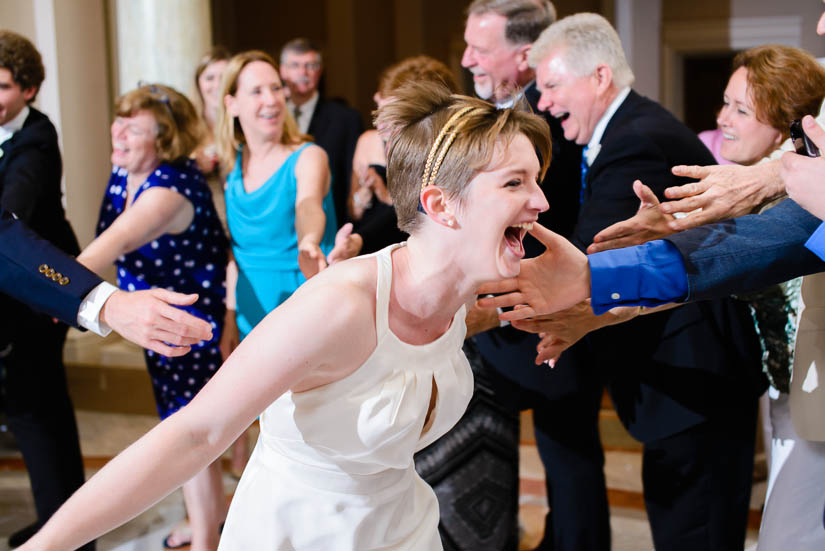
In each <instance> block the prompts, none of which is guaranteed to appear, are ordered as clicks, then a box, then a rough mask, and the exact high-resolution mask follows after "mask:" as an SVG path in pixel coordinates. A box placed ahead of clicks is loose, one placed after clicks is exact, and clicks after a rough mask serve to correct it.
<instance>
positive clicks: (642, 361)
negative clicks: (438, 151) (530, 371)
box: [530, 14, 764, 550]
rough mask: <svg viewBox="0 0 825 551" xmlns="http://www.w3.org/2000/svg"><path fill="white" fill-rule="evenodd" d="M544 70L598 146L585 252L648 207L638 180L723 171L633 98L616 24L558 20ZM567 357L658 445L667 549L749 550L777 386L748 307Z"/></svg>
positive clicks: (558, 111) (641, 325)
mask: <svg viewBox="0 0 825 551" xmlns="http://www.w3.org/2000/svg"><path fill="white" fill-rule="evenodd" d="M530 64H531V66H534V67H536V71H537V73H536V74H537V87H538V89H539V90H540V91H541V93H542V96H541V99H540V101H539V108H540V109H542V110H544V111H548V112H549V113H550V114H551V115H553V116H554V117H556V118H558V119H559V120H560V121H561V124H562V128H563V129H564V135H565V137H566V138H567V139H569V140H572V141H575V142H576V143H578V144H580V145H584V146H585V149H584V156H583V163H582V177H581V189H580V200H581V208H580V212H579V218H578V221H577V224H576V228H575V230H574V232H573V236H572V242H573V244H574V245H576V246H577V247H578V248H579V249H581V250H584V249H585V248H586V247H587V246H588V245H589V244H590V243H591V242H592V240H593V236H594V235H595V234H596V233H598V232H599V231H600V230H602V229H604V228H605V227H607V226H609V225H611V224H613V223H615V222H618V221H620V220H624V219H626V218H628V217H629V216H632V215H633V214H634V213H635V212H636V209H637V208H638V198H637V197H636V195H635V193H634V191H633V181H634V180H635V179H641V180H642V181H643V182H644V183H645V184H647V185H648V186H649V187H650V188H651V189H652V190H653V192H654V193H655V194H657V196H659V197H662V196H663V194H664V190H665V188H666V187H670V186H673V185H678V184H679V183H680V181H679V180H678V179H676V178H675V177H674V176H673V175H672V174H671V173H670V167H671V166H673V165H679V164H686V165H704V164H712V162H713V159H712V157H711V156H710V155H709V153H708V151H707V149H706V148H705V147H704V146H703V145H702V143H701V142H700V141H699V140H698V139H697V138H696V136H695V135H694V134H693V133H692V132H691V131H690V130H688V129H687V128H686V127H685V126H684V125H683V124H682V123H680V122H679V121H678V120H676V119H675V118H674V117H673V116H672V115H670V114H669V113H668V112H667V111H666V110H664V109H663V108H662V107H660V106H659V105H658V104H656V103H655V102H652V101H650V100H648V99H646V98H644V97H642V96H640V95H638V94H637V93H635V92H634V91H633V90H631V89H630V85H631V84H632V82H633V74H632V71H631V70H630V67H629V66H628V65H627V61H626V60H625V57H624V52H623V51H622V47H621V43H620V42H619V38H618V35H617V34H616V32H615V30H613V28H612V27H611V26H610V24H609V23H608V22H607V21H606V20H605V19H604V18H603V17H601V16H598V15H595V14H577V15H574V16H571V17H567V18H565V19H562V20H560V21H559V22H557V23H555V24H553V25H551V26H550V27H549V28H548V29H547V30H545V31H544V32H543V33H542V35H541V37H539V39H538V40H537V41H536V43H535V44H534V46H533V49H532V50H531V53H530ZM565 361H568V362H572V363H573V365H575V366H576V369H578V370H586V371H587V372H588V373H590V374H591V376H592V377H593V380H594V381H597V380H598V378H599V377H603V378H604V380H605V381H606V383H607V385H608V390H609V391H610V394H611V398H612V399H613V402H614V405H615V407H616V411H617V413H618V414H619V417H620V419H621V420H622V422H623V423H624V425H625V427H626V428H627V429H628V431H629V432H630V433H631V434H632V435H633V436H634V437H635V438H636V439H638V440H640V441H641V442H642V443H643V444H644V452H643V454H644V456H643V460H644V468H643V482H644V494H645V503H646V506H647V512H648V516H649V518H650V522H651V528H652V532H653V539H654V542H655V544H656V547H657V548H662V549H672V550H679V549H693V550H695V549H711V548H713V549H716V548H724V549H728V548H729V549H734V548H741V547H743V546H744V537H745V529H746V524H747V514H748V506H749V498H750V486H751V475H752V466H753V453H754V425H755V418H756V404H757V398H758V396H759V394H760V393H761V392H762V391H763V390H764V380H763V377H762V374H761V366H760V350H759V345H758V341H757V339H756V335H755V332H754V328H753V324H752V322H751V319H750V314H749V312H748V310H747V306H746V305H745V304H744V303H740V302H736V301H733V300H732V299H720V300H717V301H713V302H708V303H704V304H690V305H687V306H684V307H682V308H678V309H675V310H671V311H667V312H661V313H657V314H652V315H649V316H643V317H640V318H638V319H636V320H634V321H632V322H628V323H625V324H623V325H619V326H615V327H607V328H604V329H601V330H599V331H596V332H593V333H591V334H590V335H588V336H587V337H586V338H585V339H583V340H582V341H580V342H579V343H577V344H576V345H574V346H573V347H571V348H570V349H569V350H567V351H566V352H564V354H562V356H561V358H560V360H559V364H558V365H560V364H562V363H563V362H565ZM614 366H615V367H614ZM594 384H598V383H594Z"/></svg>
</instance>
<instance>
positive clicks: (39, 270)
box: [37, 264, 49, 274]
mask: <svg viewBox="0 0 825 551" xmlns="http://www.w3.org/2000/svg"><path fill="white" fill-rule="evenodd" d="M48 269H49V265H48V264H41V265H40V267H39V268H37V271H38V272H40V273H41V274H42V273H44V272H45V271H46V270H48Z"/></svg>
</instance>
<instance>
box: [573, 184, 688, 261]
mask: <svg viewBox="0 0 825 551" xmlns="http://www.w3.org/2000/svg"><path fill="white" fill-rule="evenodd" d="M633 193H635V194H636V197H638V198H639V201H640V203H639V210H638V211H637V212H636V214H635V215H634V216H633V217H632V218H628V219H627V220H624V221H622V222H617V223H615V224H613V225H612V226H609V227H607V228H605V229H603V230H602V231H600V232H599V233H597V234H596V236H595V237H594V238H593V243H592V244H591V245H590V246H589V247H587V252H588V253H590V254H592V253H597V252H600V251H606V250H608V249H620V248H622V247H630V246H633V245H639V244H641V243H646V242H648V241H652V240H653V239H661V238H663V237H667V236H668V235H670V234H672V233H673V230H672V229H670V226H669V224H670V222H672V221H673V220H675V218H674V217H673V216H672V215H670V214H665V213H664V212H662V211H661V210H660V209H659V199H658V197H656V194H655V193H653V191H651V189H650V188H649V187H647V186H646V185H644V184H643V183H642V181H641V180H636V181H635V182H633Z"/></svg>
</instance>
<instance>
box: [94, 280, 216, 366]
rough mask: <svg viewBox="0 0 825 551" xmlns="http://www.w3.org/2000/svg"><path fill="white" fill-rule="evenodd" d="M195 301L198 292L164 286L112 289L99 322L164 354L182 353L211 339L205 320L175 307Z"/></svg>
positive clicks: (181, 354)
mask: <svg viewBox="0 0 825 551" xmlns="http://www.w3.org/2000/svg"><path fill="white" fill-rule="evenodd" d="M196 300H198V295H182V294H180V293H174V292H172V291H167V290H166V289H149V290H146V291H134V292H132V293H128V292H126V291H115V292H114V293H113V294H112V295H111V296H110V297H109V298H108V300H106V302H105V303H104V304H103V308H101V310H100V321H101V322H103V323H104V324H106V325H108V326H109V327H111V328H112V329H113V330H114V331H116V332H117V333H119V334H120V335H121V336H122V337H123V338H125V339H127V340H130V341H132V342H133V343H135V344H138V345H140V346H142V347H143V348H148V349H149V350H154V351H155V352H158V353H159V354H163V355H164V356H170V357H173V356H183V355H184V354H186V353H187V352H189V347H190V346H191V345H193V344H195V343H197V342H200V341H203V340H209V339H211V338H212V326H210V325H209V323H208V322H206V321H204V320H202V319H200V318H196V317H195V316H193V315H191V314H188V313H187V312H184V311H183V310H180V309H178V308H175V306H174V305H178V306H187V305H189V304H194V303H195V301H196ZM167 343H168V344H167ZM170 344H172V345H175V346H169V345H170Z"/></svg>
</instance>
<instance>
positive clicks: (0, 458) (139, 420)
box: [0, 411, 764, 551]
mask: <svg viewBox="0 0 825 551" xmlns="http://www.w3.org/2000/svg"><path fill="white" fill-rule="evenodd" d="M77 417H78V425H79V428H80V434H81V445H82V448H83V454H84V457H85V458H86V462H87V465H90V466H93V467H94V466H99V465H101V464H103V463H104V462H105V461H106V459H107V458H110V457H112V456H113V455H115V454H116V453H118V452H119V451H120V450H122V449H123V448H124V447H126V446H127V445H128V444H130V443H131V442H133V441H134V440H136V439H137V438H138V437H139V436H141V435H142V434H143V433H145V432H146V431H147V430H149V429H150V428H151V427H152V426H154V425H155V423H156V422H157V421H156V418H155V417H154V416H149V415H134V414H115V413H99V412H90V411H78V415H77ZM252 430H253V432H254V430H255V429H254V427H253V429H252ZM606 463H607V464H606V467H605V472H606V476H607V482H608V487H609V488H610V490H611V496H613V495H624V496H631V497H632V496H636V498H637V499H636V500H635V503H636V504H635V505H634V500H633V499H629V500H628V503H629V504H630V506H627V507H625V506H612V507H611V521H610V522H611V527H612V531H613V550H614V551H647V550H652V549H653V544H652V541H651V536H650V530H649V528H648V524H647V518H646V516H645V513H644V510H643V507H642V508H640V507H639V506H638V498H639V496H640V492H641V477H640V472H641V470H640V468H641V461H640V455H639V453H638V452H635V451H608V452H607V454H606ZM93 473H94V469H93V468H92V469H89V470H88V471H87V476H90V475H91V474H93ZM521 473H522V493H521V501H520V518H521V522H522V526H523V528H524V533H523V538H522V542H521V546H520V549H531V548H532V547H533V546H534V545H535V544H536V543H537V542H538V541H540V539H541V531H542V530H543V525H544V521H543V517H544V514H545V512H546V510H547V509H546V500H545V497H544V490H543V472H542V467H541V462H540V460H539V458H538V454H537V453H536V450H535V446H533V445H532V444H529V443H525V444H524V445H522V446H521ZM234 485H235V481H234V479H233V478H232V477H231V476H229V475H228V474H227V475H225V476H224V486H225V489H226V492H227V494H231V493H232V491H233V490H234ZM762 499H764V483H758V484H756V485H755V486H754V496H753V507H752V508H753V509H757V510H758V508H759V505H760V504H761V502H762ZM183 515H184V512H183V505H182V496H181V493H180V491H177V492H175V493H173V494H172V495H170V496H169V497H167V498H166V499H164V500H163V501H161V502H160V503H158V504H157V505H155V506H154V507H152V508H151V509H150V510H149V511H147V512H145V513H144V514H142V515H141V516H139V517H137V518H136V519H134V520H132V521H131V522H129V523H128V524H126V525H125V526H123V527H121V528H119V529H117V530H115V531H113V532H111V533H109V534H107V535H106V536H104V537H103V538H101V539H100V540H99V544H98V549H99V550H100V551H107V550H114V551H159V550H160V549H162V547H161V542H162V540H163V538H164V536H166V535H167V534H168V533H169V531H170V530H171V528H172V526H174V525H175V524H176V523H177V522H179V521H180V520H181V519H182V518H183ZM33 518H34V512H33V506H32V501H31V494H30V491H29V487H28V479H27V477H26V473H25V471H24V470H23V469H22V465H21V462H20V459H19V454H18V453H17V452H15V451H13V450H8V449H5V450H4V449H0V551H5V550H6V549H8V547H7V545H6V540H5V538H6V537H7V536H8V535H9V534H10V533H11V532H13V531H14V530H15V529H17V528H19V527H20V526H23V525H25V524H28V523H29V522H31V521H32V520H33ZM749 536H750V537H749V541H748V546H749V547H752V546H753V544H754V541H755V533H750V534H749Z"/></svg>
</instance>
